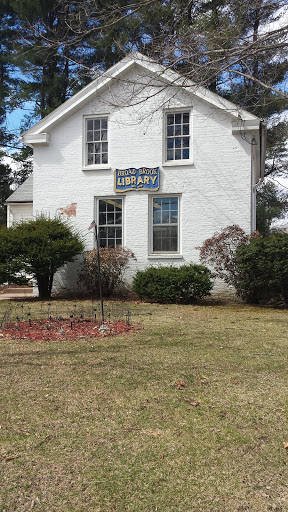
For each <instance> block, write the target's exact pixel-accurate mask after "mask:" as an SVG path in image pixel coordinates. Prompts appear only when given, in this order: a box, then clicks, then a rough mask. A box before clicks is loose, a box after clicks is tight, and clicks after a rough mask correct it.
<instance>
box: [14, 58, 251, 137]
mask: <svg viewBox="0 0 288 512" xmlns="http://www.w3.org/2000/svg"><path fill="white" fill-rule="evenodd" d="M135 65H136V66H139V67H140V68H142V69H144V70H145V71H146V72H149V73H150V74H152V75H154V76H155V77H156V78H157V79H158V80H161V81H163V85H164V84H165V85H170V86H177V87H183V88H184V89H185V90H186V91H188V92H189V93H192V94H193V95H194V96H196V97H197V98H199V99H200V100H202V101H205V102H207V103H209V104H210V105H212V106H214V107H216V108H218V109H220V110H224V111H226V112H228V113H229V114H230V115H231V117H232V121H234V122H235V123H236V126H237V124H238V123H240V124H241V129H243V122H245V128H246V129H250V130H251V129H253V130H258V128H259V123H260V119H259V118H258V117H256V116H254V115H253V114H250V113H249V112H247V111H246V110H243V109H241V108H240V107H238V106H237V105H235V104H234V103H232V102H230V101H228V100H226V99H224V98H222V97H221V96H219V95H218V94H215V93H213V92H211V91H209V90H208V89H206V88H204V87H202V86H199V85H198V84H196V83H194V82H192V81H191V80H188V79H187V78H186V77H184V76H182V75H180V74H179V73H177V72H176V71H173V70H171V69H168V68H166V67H165V66H163V65H161V64H158V63H157V62H155V61H153V60H151V59H149V58H148V57H146V56H144V55H142V54H141V53H139V52H132V53H130V54H128V55H127V56H126V57H124V59H122V60H121V61H120V62H118V63H117V64H115V65H114V66H112V67H111V68H110V69H108V70H107V71H105V72H104V73H103V75H101V76H100V77H98V78H96V79H95V80H93V81H92V82H90V83H89V84H88V85H87V86H86V87H84V88H83V89H81V91H79V92H78V93H76V94H74V96H72V97H71V98H69V99H68V100H67V101H65V103H63V104H62V105H60V106H59V107H58V108H56V109H55V110H54V111H53V112H51V113H50V114H49V115H48V116H46V117H45V118H43V119H41V121H39V122H38V123H37V124H35V125H34V126H32V128H29V130H27V131H26V132H24V133H23V135H22V138H23V141H24V142H25V143H26V144H28V145H29V144H32V145H34V144H44V145H48V144H49V132H50V131H51V130H52V129H53V127H54V126H56V125H57V124H59V123H61V122H62V121H64V119H66V118H68V117H70V116H71V115H72V114H73V113H74V112H76V111H77V110H79V109H80V108H81V107H83V106H84V105H85V104H86V103H88V102H89V101H91V99H92V98H93V96H95V95H96V94H98V93H99V92H100V91H103V89H105V88H107V87H109V84H111V82H112V81H113V80H115V79H117V78H120V77H121V76H122V75H123V74H124V73H126V72H127V71H128V70H129V69H132V67H133V66H135ZM234 129H235V127H234ZM236 129H237V128H236ZM239 129H240V128H239Z"/></svg>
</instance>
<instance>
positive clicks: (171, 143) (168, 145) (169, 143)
mask: <svg viewBox="0 0 288 512" xmlns="http://www.w3.org/2000/svg"><path fill="white" fill-rule="evenodd" d="M167 148H168V149H171V148H174V139H167Z"/></svg>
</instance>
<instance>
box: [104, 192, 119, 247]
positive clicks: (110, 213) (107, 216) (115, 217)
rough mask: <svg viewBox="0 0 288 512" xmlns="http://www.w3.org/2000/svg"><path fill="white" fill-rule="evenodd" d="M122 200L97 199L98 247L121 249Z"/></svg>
mask: <svg viewBox="0 0 288 512" xmlns="http://www.w3.org/2000/svg"><path fill="white" fill-rule="evenodd" d="M122 210H123V199H122V198H111V199H98V226H99V241H100V247H114V248H115V247H121V246H122V238H123V228H122V226H123V215H122Z"/></svg>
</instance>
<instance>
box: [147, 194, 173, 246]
mask: <svg viewBox="0 0 288 512" xmlns="http://www.w3.org/2000/svg"><path fill="white" fill-rule="evenodd" d="M178 251H179V197H178V196H171V197H168V196H167V197H166V196H162V197H161V196H160V197H153V198H152V252H153V253H163V252H167V253H168V252H169V253H173V252H175V253H176V252H178Z"/></svg>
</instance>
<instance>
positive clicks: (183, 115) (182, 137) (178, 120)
mask: <svg viewBox="0 0 288 512" xmlns="http://www.w3.org/2000/svg"><path fill="white" fill-rule="evenodd" d="M190 116H191V114H190V112H189V111H187V112H167V113H166V123H165V125H166V126H165V131H166V137H165V160H166V162H172V161H179V160H191V143H190V140H191V133H190V131H191V128H190Z"/></svg>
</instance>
